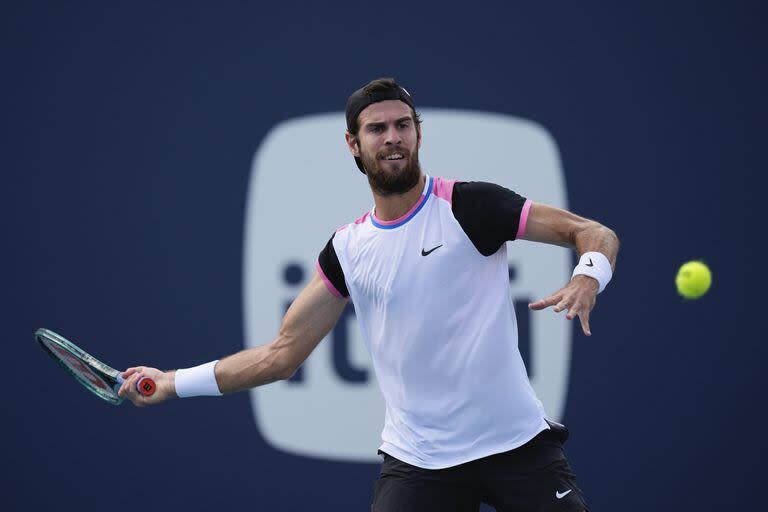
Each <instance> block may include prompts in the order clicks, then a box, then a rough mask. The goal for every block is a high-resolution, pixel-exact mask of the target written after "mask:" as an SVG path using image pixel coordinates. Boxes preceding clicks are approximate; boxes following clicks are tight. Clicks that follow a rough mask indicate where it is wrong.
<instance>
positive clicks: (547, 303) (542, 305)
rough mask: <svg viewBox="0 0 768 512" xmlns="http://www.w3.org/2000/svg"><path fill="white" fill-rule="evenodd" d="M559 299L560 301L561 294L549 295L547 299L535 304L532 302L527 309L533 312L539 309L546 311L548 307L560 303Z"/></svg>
mask: <svg viewBox="0 0 768 512" xmlns="http://www.w3.org/2000/svg"><path fill="white" fill-rule="evenodd" d="M561 299H562V294H561V293H560V292H558V293H555V294H553V295H550V296H549V297H546V298H543V299H541V300H538V301H536V302H532V303H530V304H528V308H529V309H533V310H534V311H538V310H540V309H546V308H548V307H549V306H553V305H555V304H557V303H558V302H560V301H561Z"/></svg>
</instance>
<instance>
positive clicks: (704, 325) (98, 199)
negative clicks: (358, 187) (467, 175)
mask: <svg viewBox="0 0 768 512" xmlns="http://www.w3.org/2000/svg"><path fill="white" fill-rule="evenodd" d="M765 14H766V13H765V8H764V7H763V6H762V5H761V3H760V2H748V3H744V2H728V3H725V2H722V3H711V4H710V3H706V2H705V3H702V2H691V3H673V2H643V3H642V4H637V5H629V4H625V5H620V6H617V5H605V4H599V5H598V3H590V2H586V3H585V2H577V3H573V2H568V3H561V4H560V3H546V4H545V5H537V6H530V5H522V4H516V3H498V4H486V3H483V2H480V3H478V2H472V3H471V5H461V6H450V5H448V4H445V3H436V4H434V5H429V4H423V5H410V4H379V5H374V4H368V3H360V4H350V3H346V4H343V5H339V6H333V5H326V4H311V5H302V4H300V3H293V2H275V3H274V4H272V5H266V4H257V3H255V2H254V3H246V2H227V3H223V2H220V3H212V2H206V3H201V2H199V3H195V2H184V3H181V2H179V3H177V4H172V3H168V4H159V3H143V4H138V5H137V4H135V3H134V4H131V5H130V6H129V5H127V4H120V5H117V4H111V3H108V4H103V3H98V2H93V3H90V2H81V3H76V4H75V3H68V4H66V5H64V4H61V3H50V4H44V3H29V2H27V3H21V2H18V3H16V4H15V5H8V4H4V5H3V7H2V8H0V57H1V58H2V80H0V88H1V89H2V91H1V92H2V94H0V111H1V112H2V115H1V116H0V129H1V130H2V152H1V153H0V172H2V182H1V183H2V185H1V186H0V199H1V201H0V222H1V223H2V238H1V239H0V240H1V241H2V248H3V250H2V256H1V258H2V270H3V279H2V287H0V293H1V294H2V295H1V297H2V303H1V304H0V305H1V306H2V309H0V311H1V312H2V313H1V314H2V318H3V331H2V332H3V334H2V342H3V348H4V356H3V366H4V370H3V372H2V376H1V377H0V378H2V380H3V388H4V389H6V390H7V392H6V393H5V394H4V407H3V421H2V430H3V434H4V436H3V439H4V440H5V443H4V449H3V461H4V464H3V465H4V467H5V470H6V475H7V476H6V477H5V479H4V481H3V483H2V492H1V493H0V508H2V509H3V510H8V509H11V510H48V509H52V508H53V507H54V506H56V507H57V508H58V509H60V510H74V509H75V507H81V506H83V505H84V504H89V505H93V504H96V503H109V504H113V503H117V504H118V505H119V508H121V509H123V508H128V506H131V507H135V506H144V505H147V504H149V505H151V506H152V507H153V508H159V507H161V506H170V507H173V509H180V508H181V507H182V506H184V508H185V509H187V510H212V509H220V510H231V509H235V508H236V507H238V508H239V507H242V506H247V507H252V508H254V509H257V508H258V509H259V510H307V509H314V510H318V509H319V510H366V509H367V507H368V505H369V501H370V497H371V494H372V486H373V482H374V480H375V478H376V475H377V472H378V467H377V466H376V465H373V464H370V465H368V464H346V463H331V462H325V461H321V460H313V459H306V458H301V457H295V456H291V455H286V454H282V453H278V452H275V451H274V450H273V449H271V448H270V447H268V446H267V445H266V444H265V443H264V442H263V441H262V440H261V439H260V438H259V437H258V434H257V433H256V430H255V428H254V423H253V418H252V414H251V410H250V407H251V406H250V402H249V400H248V396H247V394H245V393H242V394H239V395H234V396H230V397H226V398H223V399H218V400H213V399H209V400H204V399H200V400H186V401H181V400H180V401H175V402H173V403H169V404H167V405H166V406H164V407H159V408H153V409H144V410H138V409H134V408H130V407H127V406H123V407H119V408H113V407H109V406H107V405H103V404H101V403H98V401H97V400H96V399H95V398H93V397H92V396H91V395H89V394H87V393H85V392H80V391H79V390H77V389H75V384H74V383H72V382H70V381H69V380H68V377H66V376H65V375H64V374H63V373H62V372H61V371H60V370H59V369H57V368H56V367H55V366H54V365H53V364H52V363H51V362H50V361H48V360H47V359H46V358H45V357H44V356H43V354H42V352H41V351H40V350H39V348H38V347H37V346H36V345H35V344H34V342H33V341H32V332H33V331H34V329H35V328H37V327H40V326H46V327H49V328H52V329H55V330H57V331H60V332H61V333H63V334H65V335H69V336H72V337H73V339H81V340H89V343H88V348H90V349H92V350H93V352H94V353H96V354H98V355H99V356H101V357H103V358H104V359H105V360H107V361H109V362H115V363H117V362H124V363H125V364H130V363H134V362H148V363H152V364H154V365H156V366H158V367H161V368H173V367H184V366H191V365H193V364H196V363H199V362H203V361H207V360H210V359H213V358H216V357H219V356H221V355H224V354H227V353H231V352H235V351H237V350H239V349H241V348H242V347H243V336H242V313H241V310H242V308H241V278H242V276H241V268H242V237H243V218H244V204H245V199H246V198H245V190H246V185H247V180H248V173H249V170H250V163H251V158H252V156H253V153H254V151H255V149H256V147H257V146H258V145H259V143H260V141H261V139H262V137H263V136H264V135H265V133H266V132H267V131H268V130H269V129H270V127H272V126H273V125H275V124H277V123H278V122H280V121H282V120H284V119H288V118H291V117H296V116H300V115H305V114H310V113H315V112H327V111H334V110H341V109H343V106H344V101H345V100H346V97H347V95H348V94H349V93H350V92H351V91H352V90H354V89H355V88H357V87H358V86H360V85H361V84H363V83H365V82H367V81H368V80H370V79H372V78H374V77H377V76H381V75H393V76H395V77H396V78H398V80H400V81H401V82H402V83H403V84H405V85H406V87H408V89H409V90H410V91H411V92H412V93H413V95H414V98H415V99H416V102H417V105H421V106H438V107H456V108H466V109H475V110H485V111H495V112H501V113H506V114H511V115H515V116H520V117H523V118H527V119H532V120H535V121H537V122H539V123H541V124H542V125H543V126H545V127H546V128H547V129H548V130H549V131H550V133H552V135H553V136H554V137H555V139H556V140H557V142H558V144H559V148H560V151H561V158H562V162H563V167H564V169H565V173H566V178H567V182H568V191H569V198H568V200H569V204H570V205H571V208H572V209H573V210H574V211H576V212H578V213H580V214H582V215H585V216H588V217H593V218H597V219H599V220H601V221H603V222H604V223H605V224H607V225H609V226H610V227H612V228H614V229H615V230H616V231H617V232H618V234H619V235H620V237H621V239H622V242H623V246H622V252H621V257H620V263H619V268H618V272H617V275H616V277H615V280H614V282H613V283H612V284H611V287H610V289H609V290H608V291H607V292H606V294H605V295H604V296H601V297H600V301H599V303H598V307H597V309H596V310H595V312H594V314H593V333H594V336H593V337H592V338H590V339H587V338H585V337H583V336H582V335H581V334H580V333H579V332H576V334H575V340H574V341H575V343H574V354H573V365H572V377H571V385H570V391H569V398H568V406H567V411H566V415H565V422H566V423H567V424H568V425H569V427H570V428H571V430H572V432H573V434H572V437H571V440H570V441H569V443H568V445H567V451H568V453H569V456H570V458H571V462H572V464H573V466H574V467H575V469H576V472H577V475H578V477H579V481H580V483H581V486H582V488H583V489H584V490H585V492H586V495H587V497H588V499H589V501H590V503H591V504H592V506H593V508H594V509H595V510H625V511H641V510H642V511H645V510H661V509H667V510H722V509H726V510H735V509H737V508H739V507H741V508H750V509H753V508H755V507H759V504H760V503H762V501H763V497H762V495H763V492H764V479H765V476H766V475H765V470H764V463H763V459H764V457H765V452H766V450H765V445H764V442H763V439H764V436H765V434H766V428H765V424H766V423H765V420H766V414H765V412H764V410H763V408H764V403H765V399H764V397H763V395H762V393H761V391H762V390H763V388H764V384H763V382H764V380H763V376H762V367H763V364H764V361H765V360H766V356H768V351H767V350H766V347H765V344H764V338H763V337H762V336H761V330H759V329H758V322H760V320H761V318H760V317H761V315H762V309H763V307H762V304H761V302H762V301H761V300H759V299H761V298H762V296H763V295H764V294H763V293H762V286H763V285H762V283H763V282H764V281H765V280H764V278H763V276H762V270H761V269H760V268H759V264H760V260H759V259H758V254H759V253H760V252H759V251H760V250H759V248H758V246H757V242H755V240H758V241H759V240H760V239H761V238H762V236H763V233H764V229H762V228H763V223H762V219H761V218H760V216H759V214H758V211H757V207H758V204H759V198H758V194H760V196H762V193H761V192H762V190H761V189H762V185H763V183H764V181H765V180H764V179H763V176H762V174H763V173H764V172H765V169H766V167H765V156H764V146H765V142H764V138H765V118H766V101H765V91H766V90H768V87H766V86H767V85H768V84H766V72H765V54H766V36H765V29H764V25H765V19H766V18H765ZM425 129H428V125H425ZM300 146H301V141H297V148H300ZM333 171H334V172H337V171H339V170H333ZM317 172H330V171H329V170H326V169H322V168H321V167H319V168H318V169H317ZM344 172H349V178H350V179H362V177H361V176H359V173H358V172H357V171H356V169H355V168H354V167H353V163H352V160H351V159H350V165H349V169H347V170H344ZM298 178H300V177H298V176H297V179H298ZM352 213H357V212H351V214H352ZM334 227H335V226H329V231H330V230H332V229H333V228H334ZM318 249H319V248H318ZM692 258H704V259H705V260H706V261H708V262H709V263H710V265H711V267H712V268H713V270H714V275H715V283H714V286H713V289H712V291H711V293H710V294H709V295H708V296H706V297H705V298H704V299H702V300H700V301H697V302H692V303H691V302H684V301H682V300H681V299H679V298H678V297H677V296H676V294H675V291H674V288H673V277H674V274H675V271H676V268H677V266H678V265H679V264H680V263H682V262H683V261H686V260H688V259H692ZM265 341H267V340H265ZM372 449H375V447H372Z"/></svg>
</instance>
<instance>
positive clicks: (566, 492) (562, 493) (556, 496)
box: [555, 489, 573, 500]
mask: <svg viewBox="0 0 768 512" xmlns="http://www.w3.org/2000/svg"><path fill="white" fill-rule="evenodd" d="M572 490H573V489H568V490H567V491H565V492H557V491H555V498H557V499H559V500H561V499H563V498H564V497H565V495H566V494H568V493H569V492H571V491H572Z"/></svg>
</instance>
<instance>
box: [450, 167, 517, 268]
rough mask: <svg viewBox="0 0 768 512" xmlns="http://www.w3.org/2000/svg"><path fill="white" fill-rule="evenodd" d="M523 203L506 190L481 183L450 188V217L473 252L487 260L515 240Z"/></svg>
mask: <svg viewBox="0 0 768 512" xmlns="http://www.w3.org/2000/svg"><path fill="white" fill-rule="evenodd" d="M525 201H526V199H525V198H524V197H522V196H520V195H518V194H516V193H515V192H512V191H511V190H509V189H506V188H504V187H502V186H499V185H495V184H493V183H485V182H482V181H468V182H456V183H455V184H454V185H453V199H452V209H453V216H454V217H456V220H458V221H459V224H460V225H461V228H462V229H463V230H464V232H465V233H466V234H467V236H468V237H469V239H470V240H472V243H473V244H474V245H475V247H476V248H477V250H478V251H479V252H480V254H482V255H483V256H490V255H491V254H493V253H495V252H496V251H498V250H499V248H500V247H501V245H502V244H503V243H505V242H506V241H508V240H514V239H515V237H516V236H517V228H518V226H519V224H520V214H521V213H522V211H523V206H524V205H525Z"/></svg>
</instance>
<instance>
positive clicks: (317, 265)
mask: <svg viewBox="0 0 768 512" xmlns="http://www.w3.org/2000/svg"><path fill="white" fill-rule="evenodd" d="M315 268H316V269H317V273H318V274H320V277H322V278H323V282H324V283H325V286H327V287H328V291H329V292H331V294H332V295H333V296H334V297H338V298H340V299H343V298H344V297H343V296H342V295H341V293H340V292H339V290H337V289H336V287H335V286H333V283H331V281H330V280H329V279H328V278H327V277H326V276H325V272H323V269H322V268H321V267H320V261H317V262H315Z"/></svg>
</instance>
